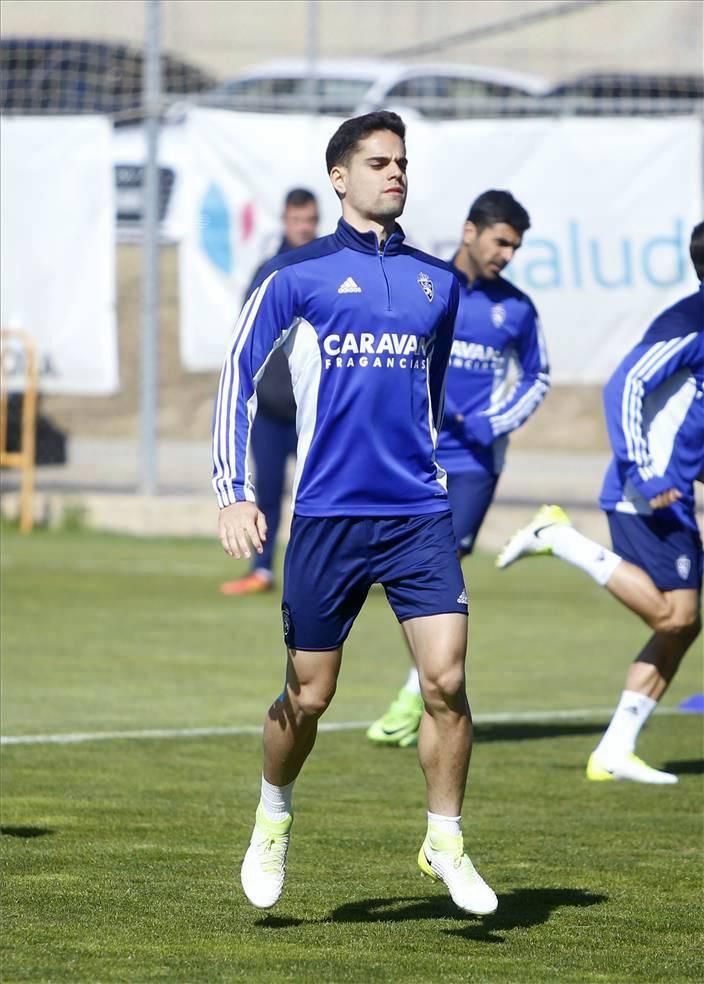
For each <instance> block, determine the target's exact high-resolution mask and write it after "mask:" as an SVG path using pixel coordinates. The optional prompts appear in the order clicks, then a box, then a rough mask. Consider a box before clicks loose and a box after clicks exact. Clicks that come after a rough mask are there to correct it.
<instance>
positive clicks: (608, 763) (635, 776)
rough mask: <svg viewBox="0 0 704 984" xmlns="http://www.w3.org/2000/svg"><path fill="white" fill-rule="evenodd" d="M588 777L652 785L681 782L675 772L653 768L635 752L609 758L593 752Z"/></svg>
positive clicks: (669, 784)
mask: <svg viewBox="0 0 704 984" xmlns="http://www.w3.org/2000/svg"><path fill="white" fill-rule="evenodd" d="M587 779H591V781H592V782H609V781H613V780H619V779H627V780H630V781H631V782H645V783H649V784H650V785H651V786H673V785H674V784H675V783H676V782H679V779H678V778H677V776H676V775H675V774H674V773H672V772H663V771H662V770H661V769H653V768H652V767H651V766H650V765H647V764H646V763H645V762H644V761H643V759H640V758H638V756H637V755H634V754H633V752H631V753H630V754H626V755H620V756H618V757H617V758H614V759H608V760H607V759H605V758H603V757H601V756H599V755H597V753H596V752H592V754H591V755H590V756H589V761H588V762H587Z"/></svg>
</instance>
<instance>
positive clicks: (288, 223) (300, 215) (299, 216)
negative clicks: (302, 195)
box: [284, 202, 318, 248]
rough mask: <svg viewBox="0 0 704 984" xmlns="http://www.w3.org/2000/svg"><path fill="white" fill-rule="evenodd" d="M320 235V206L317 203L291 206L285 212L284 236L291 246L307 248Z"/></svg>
mask: <svg viewBox="0 0 704 984" xmlns="http://www.w3.org/2000/svg"><path fill="white" fill-rule="evenodd" d="M317 235H318V206H317V205H316V204H315V202H306V204H305V205H289V206H288V208H287V209H286V211H285V212H284V236H285V237H286V241H287V242H288V244H289V246H293V247H294V248H296V247H298V246H305V245H306V243H309V242H311V241H312V240H313V239H315V237H316V236H317Z"/></svg>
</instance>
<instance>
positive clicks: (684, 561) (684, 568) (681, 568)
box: [675, 554, 692, 581]
mask: <svg viewBox="0 0 704 984" xmlns="http://www.w3.org/2000/svg"><path fill="white" fill-rule="evenodd" d="M675 567H676V568H677V573H678V574H679V576H680V577H681V578H682V580H683V581H686V580H687V578H688V577H689V572H690V571H691V570H692V561H691V560H690V559H689V557H688V556H687V555H686V554H682V555H681V556H679V557H678V558H677V560H676V561H675Z"/></svg>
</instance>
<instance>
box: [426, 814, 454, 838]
mask: <svg viewBox="0 0 704 984" xmlns="http://www.w3.org/2000/svg"><path fill="white" fill-rule="evenodd" d="M461 821H462V817H461V816H459V817H444V816H443V815H442V814H441V813H431V812H430V810H428V829H430V827H431V826H432V827H434V829H435V830H441V831H442V832H443V834H452V835H453V837H456V836H457V835H458V834H461V833H462V827H461V825H460V824H461Z"/></svg>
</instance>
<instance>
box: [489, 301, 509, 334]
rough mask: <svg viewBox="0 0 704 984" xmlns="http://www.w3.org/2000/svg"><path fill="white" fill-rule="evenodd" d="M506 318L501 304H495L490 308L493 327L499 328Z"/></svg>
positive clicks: (504, 309)
mask: <svg viewBox="0 0 704 984" xmlns="http://www.w3.org/2000/svg"><path fill="white" fill-rule="evenodd" d="M505 320H506V308H505V307H504V306H503V304H495V305H494V306H493V308H492V309H491V323H492V325H493V326H494V328H500V327H501V325H502V324H503V323H504V321H505Z"/></svg>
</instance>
